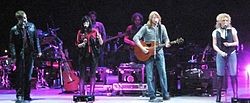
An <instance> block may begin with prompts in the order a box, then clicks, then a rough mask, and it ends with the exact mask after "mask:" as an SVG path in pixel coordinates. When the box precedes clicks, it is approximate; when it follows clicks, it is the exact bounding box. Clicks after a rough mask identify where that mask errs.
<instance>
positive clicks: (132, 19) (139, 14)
mask: <svg viewBox="0 0 250 103" xmlns="http://www.w3.org/2000/svg"><path fill="white" fill-rule="evenodd" d="M137 16H138V17H139V18H140V19H141V22H143V16H142V14H141V13H138V12H136V13H134V14H133V15H132V17H131V21H132V22H134V20H135V18H136V17H137Z"/></svg>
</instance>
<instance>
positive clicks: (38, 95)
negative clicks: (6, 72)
mask: <svg viewBox="0 0 250 103" xmlns="http://www.w3.org/2000/svg"><path fill="white" fill-rule="evenodd" d="M238 80H239V83H238V84H239V97H240V98H250V83H249V82H250V80H249V78H248V77H247V76H246V75H245V74H244V73H240V74H239V75H238ZM227 91H228V92H227V96H226V97H225V96H223V97H222V101H224V102H223V103H230V101H231V97H232V89H231V85H230V79H229V82H228V90H227ZM73 95H77V94H62V89H51V88H37V89H33V90H32V92H31V97H32V99H33V100H32V101H30V103H74V102H73ZM95 98H96V100H95V102H94V103H149V102H148V99H149V97H142V96H130V95H129V96H96V97H95ZM157 98H159V99H162V98H161V97H157ZM215 98H216V96H210V97H209V96H175V97H171V99H170V100H168V101H164V102H163V103H215ZM15 100H16V97H15V90H6V89H3V90H0V103H15ZM27 103H29V102H27Z"/></svg>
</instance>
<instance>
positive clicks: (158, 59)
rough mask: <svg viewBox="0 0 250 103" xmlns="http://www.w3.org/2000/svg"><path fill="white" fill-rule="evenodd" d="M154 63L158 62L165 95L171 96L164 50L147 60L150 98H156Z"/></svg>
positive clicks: (157, 65)
mask: <svg viewBox="0 0 250 103" xmlns="http://www.w3.org/2000/svg"><path fill="white" fill-rule="evenodd" d="M154 63H156V67H157V70H158V73H159V78H160V85H161V89H162V93H163V97H167V96H169V93H168V84H167V74H166V69H165V57H164V54H163V51H162V52H160V53H159V52H158V53H157V55H156V58H154V57H153V56H152V57H151V58H150V59H149V60H147V61H146V63H145V65H146V74H147V85H148V93H149V97H150V98H155V97H156V95H155V82H154V81H155V80H154V75H153V69H154Z"/></svg>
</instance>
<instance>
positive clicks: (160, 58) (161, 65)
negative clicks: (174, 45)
mask: <svg viewBox="0 0 250 103" xmlns="http://www.w3.org/2000/svg"><path fill="white" fill-rule="evenodd" d="M156 66H157V70H158V73H159V77H160V85H161V89H162V94H163V95H162V96H163V99H164V100H168V99H170V98H169V92H168V83H167V73H166V69H165V58H164V55H163V54H158V55H157V59H156Z"/></svg>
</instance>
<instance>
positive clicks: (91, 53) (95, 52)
mask: <svg viewBox="0 0 250 103" xmlns="http://www.w3.org/2000/svg"><path fill="white" fill-rule="evenodd" d="M102 44H103V40H102V37H101V35H100V34H99V32H98V30H96V29H94V28H92V22H91V19H90V18H89V17H88V16H84V17H83V18H82V24H81V28H80V30H79V31H78V33H77V38H76V46H77V47H78V49H79V51H80V52H79V60H78V63H79V71H80V86H79V89H80V94H81V95H86V94H85V89H84V84H85V80H86V67H87V66H89V67H90V75H89V76H90V92H89V95H92V96H93V95H94V87H95V78H96V77H95V76H96V68H97V65H98V57H99V55H100V48H99V47H100V46H101V45H102Z"/></svg>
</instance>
